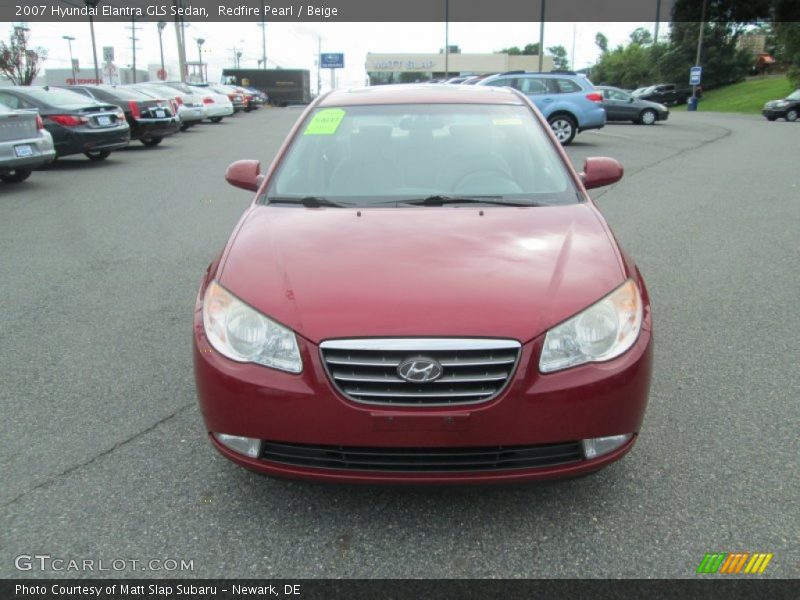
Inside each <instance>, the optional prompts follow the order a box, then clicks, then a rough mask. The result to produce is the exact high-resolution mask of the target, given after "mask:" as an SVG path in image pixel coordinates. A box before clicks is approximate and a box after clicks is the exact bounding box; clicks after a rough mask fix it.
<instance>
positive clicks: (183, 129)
mask: <svg viewBox="0 0 800 600" xmlns="http://www.w3.org/2000/svg"><path fill="white" fill-rule="evenodd" d="M189 127H191V124H189V123H181V131H186V130H187V129H189Z"/></svg>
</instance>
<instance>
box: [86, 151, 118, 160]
mask: <svg viewBox="0 0 800 600" xmlns="http://www.w3.org/2000/svg"><path fill="white" fill-rule="evenodd" d="M84 154H85V155H86V158H88V159H89V160H93V161H94V162H100V161H101V160H105V159H107V158H108V157H109V156H110V155H111V150H90V151H89V152H84Z"/></svg>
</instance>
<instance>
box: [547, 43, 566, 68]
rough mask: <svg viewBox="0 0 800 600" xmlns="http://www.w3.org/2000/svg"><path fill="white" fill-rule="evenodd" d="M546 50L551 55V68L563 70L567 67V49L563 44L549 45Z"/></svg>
mask: <svg viewBox="0 0 800 600" xmlns="http://www.w3.org/2000/svg"><path fill="white" fill-rule="evenodd" d="M547 51H548V52H549V53H550V56H552V57H553V69H554V70H556V71H564V70H566V69H569V61H568V60H567V49H566V48H564V46H550V47H549V48H548V49H547Z"/></svg>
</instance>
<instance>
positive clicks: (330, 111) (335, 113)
mask: <svg viewBox="0 0 800 600" xmlns="http://www.w3.org/2000/svg"><path fill="white" fill-rule="evenodd" d="M342 119H344V111H343V110H342V109H341V108H326V109H324V110H321V111H319V112H318V113H317V114H315V115H314V118H313V119H311V122H310V123H309V124H308V126H307V127H306V130H305V131H304V132H303V135H333V134H334V133H336V130H337V129H338V127H339V123H341V122H342Z"/></svg>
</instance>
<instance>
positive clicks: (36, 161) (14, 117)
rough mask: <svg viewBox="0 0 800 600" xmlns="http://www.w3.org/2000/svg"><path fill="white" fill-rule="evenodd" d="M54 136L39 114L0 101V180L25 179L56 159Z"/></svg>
mask: <svg viewBox="0 0 800 600" xmlns="http://www.w3.org/2000/svg"><path fill="white" fill-rule="evenodd" d="M55 157H56V151H55V148H54V147H53V137H52V136H51V135H50V133H49V132H48V131H47V130H46V129H45V128H44V123H43V122H42V118H41V117H40V116H39V113H37V112H35V111H30V110H11V109H10V108H7V107H6V106H5V105H2V104H0V180H2V181H5V182H6V183H19V182H20V181H25V180H26V179H27V178H28V177H29V176H30V174H31V171H32V170H33V169H36V168H37V167H41V166H43V165H46V164H47V163H50V162H52V161H53V160H55Z"/></svg>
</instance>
